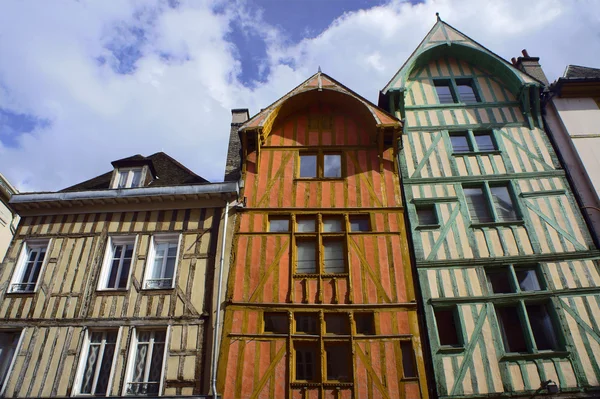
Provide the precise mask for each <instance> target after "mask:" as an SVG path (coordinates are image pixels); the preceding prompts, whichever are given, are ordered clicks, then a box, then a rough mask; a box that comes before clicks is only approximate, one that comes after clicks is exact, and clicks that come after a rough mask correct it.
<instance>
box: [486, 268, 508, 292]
mask: <svg viewBox="0 0 600 399" xmlns="http://www.w3.org/2000/svg"><path fill="white" fill-rule="evenodd" d="M485 274H486V276H487V281H488V283H489V284H490V287H491V288H492V292H493V293H494V294H508V293H511V292H515V290H514V289H513V288H512V286H511V285H510V276H509V270H508V269H507V268H503V269H496V270H487V271H486V272H485Z"/></svg>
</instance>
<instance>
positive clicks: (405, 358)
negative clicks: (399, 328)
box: [400, 341, 417, 378]
mask: <svg viewBox="0 0 600 399" xmlns="http://www.w3.org/2000/svg"><path fill="white" fill-rule="evenodd" d="M400 347H401V349H402V367H403V368H404V377H405V378H413V377H416V376H417V370H416V369H415V352H414V350H413V346H412V343H411V342H408V341H403V342H401V343H400Z"/></svg>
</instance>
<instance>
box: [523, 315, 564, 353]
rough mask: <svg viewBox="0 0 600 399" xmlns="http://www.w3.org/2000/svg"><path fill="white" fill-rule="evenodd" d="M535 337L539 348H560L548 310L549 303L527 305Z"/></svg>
mask: <svg viewBox="0 0 600 399" xmlns="http://www.w3.org/2000/svg"><path fill="white" fill-rule="evenodd" d="M525 308H526V309H527V315H528V316H529V323H530V325H531V331H532V332H533V338H534V339H535V344H536V346H537V348H538V350H557V349H559V345H558V338H557V336H556V330H555V329H554V325H553V323H552V318H551V317H550V313H549V312H548V305H547V304H541V303H536V304H528V305H525Z"/></svg>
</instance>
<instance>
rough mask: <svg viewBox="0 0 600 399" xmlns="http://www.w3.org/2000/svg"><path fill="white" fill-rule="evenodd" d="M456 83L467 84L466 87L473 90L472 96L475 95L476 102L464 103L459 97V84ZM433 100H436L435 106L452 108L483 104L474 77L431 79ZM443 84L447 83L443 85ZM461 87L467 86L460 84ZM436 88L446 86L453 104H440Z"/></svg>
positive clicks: (479, 89)
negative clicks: (454, 106) (433, 93)
mask: <svg viewBox="0 0 600 399" xmlns="http://www.w3.org/2000/svg"><path fill="white" fill-rule="evenodd" d="M458 82H466V83H469V84H468V86H471V89H473V94H474V95H475V98H476V100H477V101H476V102H465V101H463V99H462V98H461V97H460V92H459V90H458V86H459V83H458ZM432 83H433V87H434V92H435V98H436V99H437V105H442V106H452V105H467V106H469V105H476V104H481V103H483V102H484V101H483V97H482V96H481V88H480V87H479V84H478V83H477V77H476V76H460V77H441V78H433V80H432ZM443 83H447V85H446V84H443ZM460 85H461V86H467V84H460ZM438 86H447V87H448V88H449V89H450V94H451V96H452V99H453V100H454V102H441V101H440V98H439V95H438V92H437V89H436V87H438Z"/></svg>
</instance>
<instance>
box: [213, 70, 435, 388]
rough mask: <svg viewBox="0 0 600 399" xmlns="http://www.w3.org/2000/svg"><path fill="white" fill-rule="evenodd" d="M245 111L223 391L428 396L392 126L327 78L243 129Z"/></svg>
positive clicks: (231, 170) (237, 133)
mask: <svg viewBox="0 0 600 399" xmlns="http://www.w3.org/2000/svg"><path fill="white" fill-rule="evenodd" d="M245 112H246V111H245V110H244V111H243V112H241V111H240V112H238V113H234V122H236V121H237V122H236V123H234V125H233V127H234V128H233V129H232V138H231V140H230V143H234V145H231V144H230V155H229V156H228V171H227V175H228V176H232V178H238V177H240V178H241V180H240V186H241V187H243V189H242V191H241V194H240V195H241V197H243V198H244V201H245V207H244V208H243V209H241V210H239V211H238V215H237V220H236V227H235V236H234V239H233V244H232V246H233V248H234V255H233V256H234V258H233V261H232V264H231V268H230V271H229V281H228V287H227V308H226V309H227V310H226V315H225V321H224V331H223V342H222V345H221V353H220V361H219V368H218V375H219V379H218V392H219V394H221V395H222V396H223V398H238V399H239V398H290V399H291V398H331V399H342V398H406V399H409V398H426V397H428V391H427V385H426V379H425V369H424V363H423V355H422V351H421V339H420V335H419V328H418V321H417V312H416V301H415V293H414V287H413V280H412V270H411V264H410V257H409V252H408V247H407V241H406V240H407V237H406V234H407V232H406V230H405V225H404V215H403V207H402V201H401V193H400V181H399V174H398V164H397V157H396V155H397V154H396V153H395V152H394V147H395V146H394V143H396V142H397V141H398V140H399V136H400V130H401V124H400V121H398V120H397V119H396V118H394V117H392V116H391V115H389V114H387V113H386V112H384V111H382V110H381V109H379V108H377V107H376V106H375V105H373V104H371V103H369V102H368V101H366V100H364V99H363V98H361V97H360V96H358V95H356V94H355V93H353V92H352V91H350V90H349V89H347V88H346V87H344V86H343V85H341V84H340V83H338V82H336V81H335V80H334V79H332V78H331V77H329V76H327V75H325V74H323V73H321V72H318V73H317V74H315V75H313V76H312V77H311V78H309V79H308V80H307V81H305V82H304V83H302V84H301V85H300V86H298V87H297V88H295V89H294V90H292V91H291V92H290V93H288V94H287V95H285V96H284V97H282V98H281V99H279V100H278V101H276V102H275V103H274V104H272V105H270V106H269V107H267V108H266V109H264V110H263V111H261V112H260V113H259V114H257V115H256V116H254V117H253V118H252V119H250V120H248V121H245V118H241V116H242V114H245ZM238 128H239V130H238ZM238 154H239V155H238ZM236 156H237V160H236ZM235 166H237V167H238V168H240V169H239V171H238V172H237V173H236V171H235Z"/></svg>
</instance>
